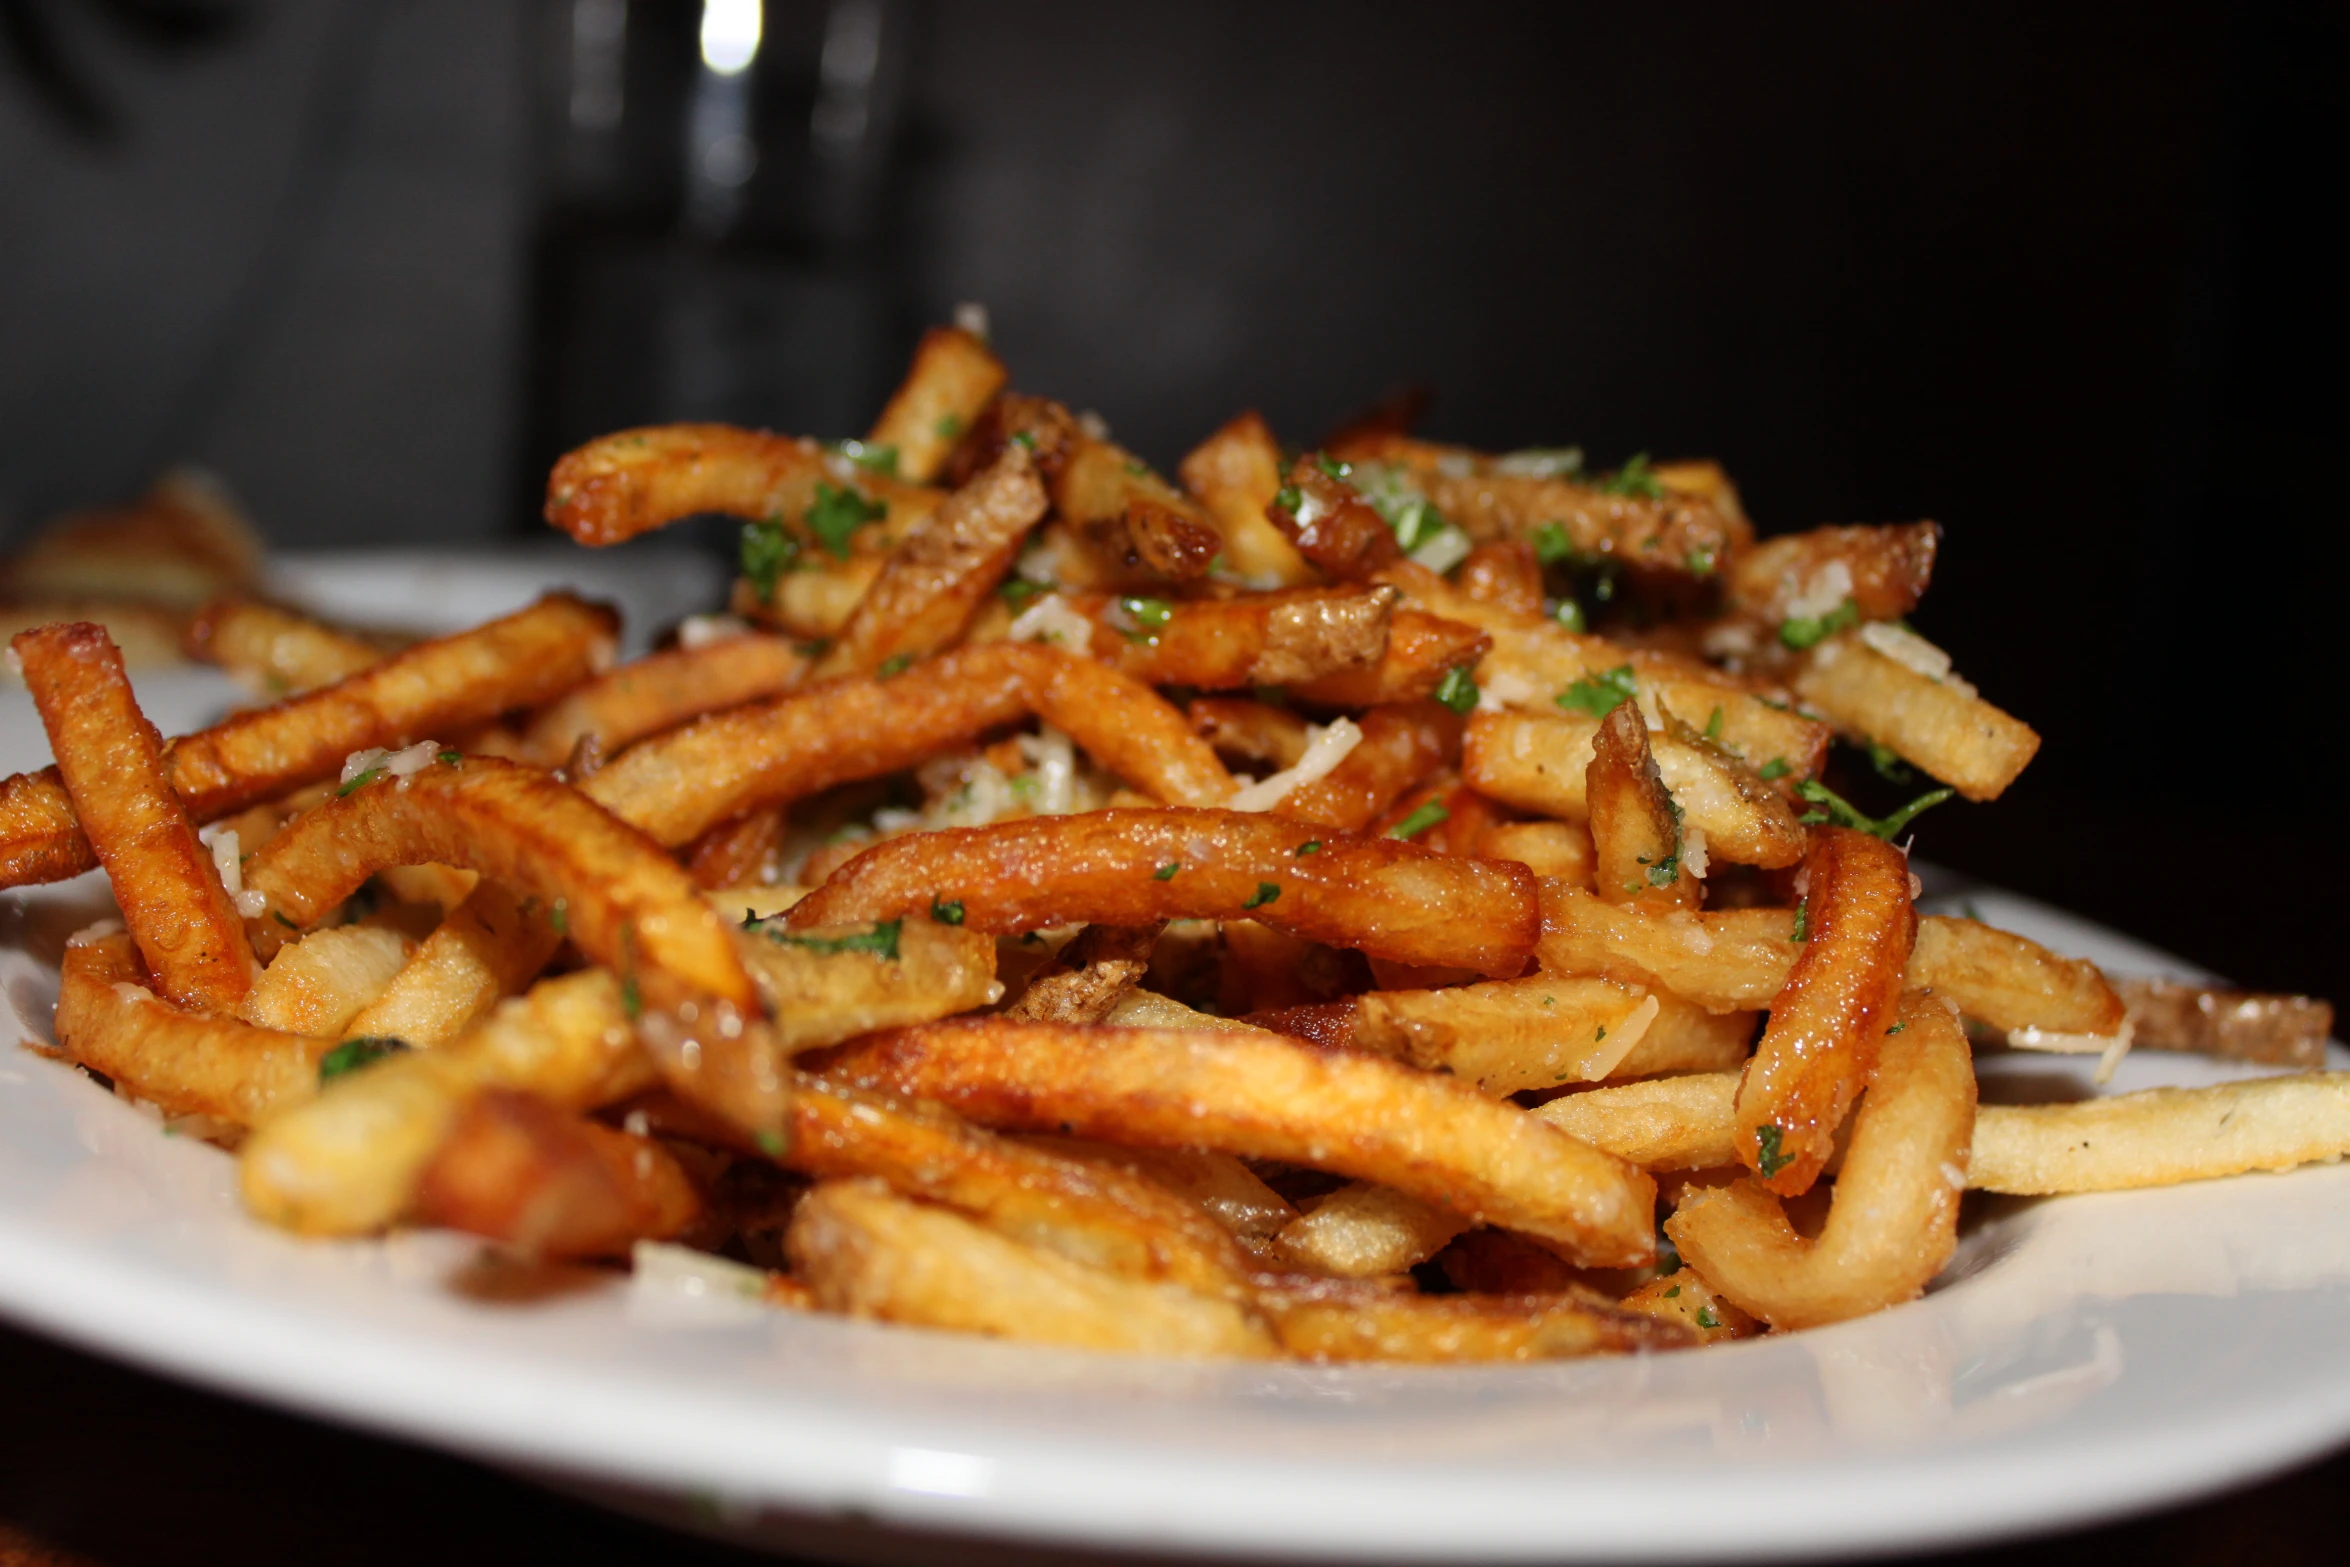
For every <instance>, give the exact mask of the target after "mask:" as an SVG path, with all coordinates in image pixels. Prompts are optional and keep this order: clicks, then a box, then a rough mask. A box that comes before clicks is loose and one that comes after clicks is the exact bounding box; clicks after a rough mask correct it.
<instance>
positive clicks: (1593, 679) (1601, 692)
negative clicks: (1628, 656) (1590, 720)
mask: <svg viewBox="0 0 2350 1567" xmlns="http://www.w3.org/2000/svg"><path fill="white" fill-rule="evenodd" d="M1638 693H1639V685H1638V682H1637V681H1636V680H1634V678H1633V675H1632V666H1631V665H1630V664H1618V665H1617V666H1616V667H1615V668H1613V669H1611V670H1609V671H1608V672H1607V673H1605V674H1603V675H1586V676H1585V677H1584V678H1583V679H1581V680H1578V681H1576V682H1575V683H1574V684H1573V685H1571V686H1569V687H1567V688H1566V689H1565V690H1564V691H1561V692H1560V693H1559V694H1558V696H1557V697H1556V698H1554V700H1555V701H1556V702H1557V703H1558V705H1559V706H1561V707H1564V708H1568V709H1570V710H1572V711H1574V712H1579V713H1589V714H1590V715H1591V716H1592V717H1594V718H1605V717H1607V715H1608V714H1610V713H1612V712H1614V711H1615V710H1616V709H1617V708H1619V707H1621V706H1623V705H1624V704H1625V703H1626V702H1629V701H1631V700H1632V699H1633V697H1634V696H1636V695H1638Z"/></svg>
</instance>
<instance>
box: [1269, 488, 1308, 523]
mask: <svg viewBox="0 0 2350 1567" xmlns="http://www.w3.org/2000/svg"><path fill="white" fill-rule="evenodd" d="M1273 504H1274V505H1276V506H1278V507H1280V508H1281V509H1282V510H1283V511H1285V512H1287V513H1289V515H1291V516H1292V517H1294V516H1296V515H1297V509H1298V508H1299V507H1300V506H1302V505H1304V504H1305V496H1304V495H1302V494H1301V493H1299V491H1298V487H1297V486H1296V485H1294V484H1284V485H1283V486H1281V488H1280V489H1278V490H1275V491H1274V492H1273Z"/></svg>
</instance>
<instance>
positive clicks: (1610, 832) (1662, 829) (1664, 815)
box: [1583, 698, 1704, 914]
mask: <svg viewBox="0 0 2350 1567" xmlns="http://www.w3.org/2000/svg"><path fill="white" fill-rule="evenodd" d="M1583 801H1584V809H1585V810H1586V811H1588V812H1589V814H1590V822H1591V849H1592V885H1593V887H1594V889H1595V890H1596V891H1597V892H1598V894H1599V896H1600V897H1601V898H1602V899H1604V900H1605V901H1607V902H1609V903H1618V904H1623V905H1625V906H1626V907H1629V908H1635V909H1639V910H1640V911H1642V912H1643V913H1647V914H1664V913H1669V912H1671V911H1672V910H1674V909H1693V908H1695V907H1697V904H1698V901H1699V900H1700V899H1701V898H1702V897H1703V896H1704V889H1703V888H1702V887H1701V886H1699V884H1698V879H1697V878H1696V877H1695V876H1692V875H1690V874H1689V873H1688V872H1687V871H1686V870H1685V869H1684V868H1683V867H1682V864H1681V812H1680V809H1679V807H1677V806H1675V805H1674V804H1673V797H1672V796H1671V795H1669V794H1667V793H1665V785H1664V779H1663V778H1662V777H1661V776H1660V775H1659V774H1658V772H1657V766H1656V758H1655V756H1654V755H1653V754H1652V753H1651V752H1650V750H1649V747H1648V720H1647V719H1645V718H1643V717H1642V716H1641V714H1640V704H1639V703H1637V702H1635V701H1632V700H1631V699H1630V698H1626V699H1625V700H1624V701H1622V702H1619V703H1618V704H1617V705H1616V707H1615V709H1614V711H1612V712H1610V713H1609V714H1608V715H1607V717H1605V718H1603V719H1601V720H1600V721H1599V732H1598V733H1597V734H1595V735H1594V736H1592V741H1591V763H1590V765H1589V766H1588V767H1586V768H1584V770H1583Z"/></svg>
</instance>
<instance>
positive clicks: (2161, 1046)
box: [1919, 927, 2334, 1067]
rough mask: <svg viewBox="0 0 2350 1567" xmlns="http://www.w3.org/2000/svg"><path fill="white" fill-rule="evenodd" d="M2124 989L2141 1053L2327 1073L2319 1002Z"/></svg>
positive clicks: (2173, 987)
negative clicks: (2180, 1053)
mask: <svg viewBox="0 0 2350 1567" xmlns="http://www.w3.org/2000/svg"><path fill="white" fill-rule="evenodd" d="M1919 934H1920V935H1921V936H1922V935H1923V934H1924V930H1923V928H1922V927H1921V928H1920V931H1919ZM2118 988H2119V990H2120V992H2121V999H2122V1003H2123V1005H2124V1007H2125V1008H2126V1009H2127V1011H2128V1014H2129V1019H2130V1022H2131V1024H2132V1025H2133V1026H2134V1028H2135V1036H2134V1037H2135V1040H2136V1044H2137V1048H2139V1049H2140V1050H2195V1051H2200V1052H2202V1053H2203V1054H2205V1055H2213V1056H2230V1057H2233V1058H2235V1059H2236V1060H2239V1061H2260V1062H2265V1063H2266V1064H2268V1065H2270V1066H2298V1067H2321V1066H2324V1065H2325V1062H2326V1040H2327V1039H2328V1038H2329V1037H2330V1036H2331V1035H2332V1034H2333V1031H2334V1009H2333V1008H2332V1007H2330V1006H2328V1005H2327V1004H2326V1003H2325V1002H2323V1001H2319V1000H2316V999H2314V998H2313V997H2309V996H2269V995H2261V994H2258V993H2257V992H2253V991H2246V990H2227V989H2222V988H2217V987H2213V986H2208V985H2181V984H2176V983H2174V982H2172V981H2170V980H2163V979H2125V980H2122V981H2121V982H2120V984H2119V987H2118ZM2041 1026H2042V1027H2049V1026H2052V1025H2049V1024H2042V1025H2041Z"/></svg>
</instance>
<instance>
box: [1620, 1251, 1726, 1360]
mask: <svg viewBox="0 0 2350 1567" xmlns="http://www.w3.org/2000/svg"><path fill="white" fill-rule="evenodd" d="M1616 1304H1617V1305H1618V1306H1620V1307H1621V1308H1622V1309H1624V1310H1626V1311H1637V1312H1639V1313H1641V1314H1642V1315H1644V1316H1650V1317H1655V1318H1656V1319H1657V1320H1658V1321H1660V1322H1677V1323H1679V1324H1680V1325H1681V1326H1683V1327H1685V1328H1687V1329H1688V1330H1689V1331H1690V1332H1692V1333H1694V1334H1696V1335H1697V1342H1698V1343H1700V1344H1722V1343H1727V1342H1728V1341H1729V1340H1731V1339H1740V1338H1752V1337H1753V1336H1754V1335H1755V1334H1757V1333H1760V1332H1761V1331H1762V1324H1761V1323H1759V1322H1757V1321H1755V1320H1754V1318H1752V1317H1750V1316H1748V1315H1747V1314H1746V1313H1745V1312H1743V1311H1740V1310H1739V1309H1738V1308H1737V1307H1736V1306H1734V1305H1732V1304H1731V1303H1730V1302H1729V1301H1728V1300H1727V1299H1725V1298H1724V1297H1723V1296H1722V1295H1721V1294H1720V1292H1718V1291H1717V1290H1715V1288H1714V1287H1713V1286H1712V1285H1711V1284H1708V1283H1706V1281H1705V1278H1704V1276H1703V1275H1702V1274H1700V1273H1699V1272H1698V1271H1697V1270H1696V1269H1695V1268H1677V1269H1675V1270H1674V1271H1673V1272H1671V1273H1668V1274H1666V1275H1665V1276H1664V1277H1663V1278H1661V1279H1653V1280H1651V1281H1650V1282H1648V1283H1646V1284H1643V1285H1642V1286H1640V1288H1638V1289H1636V1290H1634V1291H1633V1292H1632V1293H1631V1294H1629V1295H1626V1296H1625V1297H1624V1298H1623V1299H1622V1300H1620V1301H1618V1302H1616Z"/></svg>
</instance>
